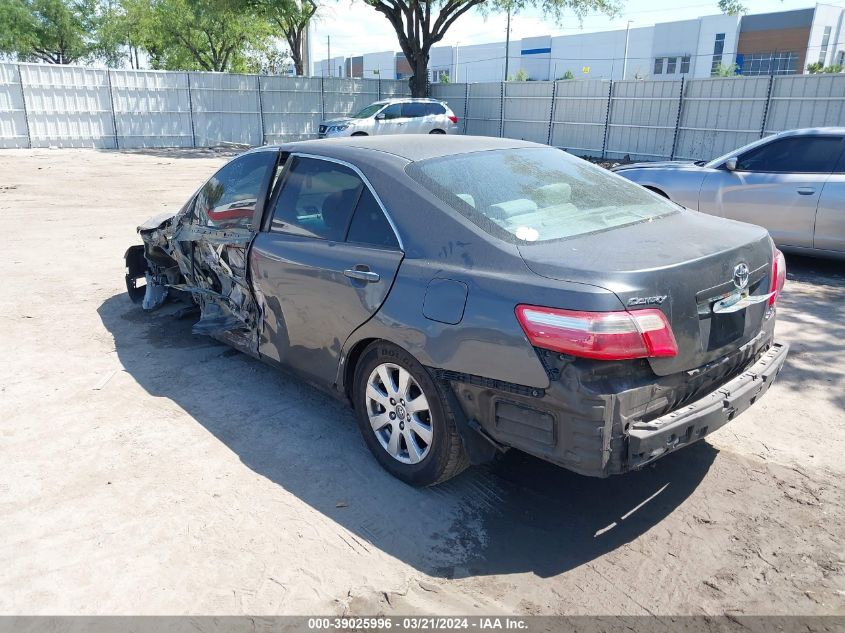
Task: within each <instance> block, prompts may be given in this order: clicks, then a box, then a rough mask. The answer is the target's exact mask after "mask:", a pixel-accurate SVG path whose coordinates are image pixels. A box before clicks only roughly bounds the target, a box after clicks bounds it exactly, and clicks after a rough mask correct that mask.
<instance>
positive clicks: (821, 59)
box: [819, 26, 830, 66]
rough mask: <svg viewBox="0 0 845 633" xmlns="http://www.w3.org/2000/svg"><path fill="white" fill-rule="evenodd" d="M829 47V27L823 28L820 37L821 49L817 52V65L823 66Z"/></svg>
mask: <svg viewBox="0 0 845 633" xmlns="http://www.w3.org/2000/svg"><path fill="white" fill-rule="evenodd" d="M828 45H830V27H829V26H826V27H824V35H822V49H821V51H819V63H820V64H821V65H822V66H824V62H825V60H826V59H827V47H828Z"/></svg>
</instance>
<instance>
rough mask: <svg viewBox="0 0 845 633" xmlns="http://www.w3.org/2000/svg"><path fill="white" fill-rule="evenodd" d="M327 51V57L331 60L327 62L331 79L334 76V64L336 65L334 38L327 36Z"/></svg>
mask: <svg viewBox="0 0 845 633" xmlns="http://www.w3.org/2000/svg"><path fill="white" fill-rule="evenodd" d="M326 49H327V50H326V55H328V56H329V58H328V59H327V60H326V66H327V67H328V69H329V77H331V76H332V64H334V62H333V61H332V36H331V35H326Z"/></svg>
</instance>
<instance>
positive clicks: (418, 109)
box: [402, 101, 428, 119]
mask: <svg viewBox="0 0 845 633" xmlns="http://www.w3.org/2000/svg"><path fill="white" fill-rule="evenodd" d="M426 114H428V104H427V103H420V102H418V101H408V102H407V103H403V104H402V116H403V117H408V118H411V119H416V118H419V117H422V116H425V115H426Z"/></svg>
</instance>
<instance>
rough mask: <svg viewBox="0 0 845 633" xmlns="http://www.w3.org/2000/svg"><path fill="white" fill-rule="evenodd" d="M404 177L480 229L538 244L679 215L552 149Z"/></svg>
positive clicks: (435, 164) (454, 163)
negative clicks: (674, 214) (425, 189)
mask: <svg viewBox="0 0 845 633" xmlns="http://www.w3.org/2000/svg"><path fill="white" fill-rule="evenodd" d="M407 172H408V174H409V175H410V176H411V177H412V178H414V179H415V180H416V181H417V182H419V183H420V184H422V185H423V186H424V187H426V188H427V189H429V190H430V191H431V192H432V193H434V194H435V195H436V196H437V197H439V198H440V199H441V200H443V201H444V202H446V203H447V204H449V205H450V206H451V207H453V208H454V209H455V210H457V211H458V212H459V213H461V214H463V215H464V216H466V217H467V218H469V219H470V220H472V221H473V222H474V223H475V224H477V225H478V226H479V227H481V228H482V229H484V230H485V231H487V232H488V233H491V234H493V235H496V236H498V237H501V238H502V239H505V240H508V241H512V242H518V241H523V242H543V241H548V240H555V239H561V238H567V237H574V236H576V235H583V234H586V233H593V232H595V231H602V230H606V229H611V228H614V227H619V226H625V225H628V224H635V223H637V222H644V221H649V220H652V219H654V218H658V217H661V216H664V215H668V214H670V213H674V212H676V211H677V210H678V207H676V206H675V205H674V204H672V203H671V202H669V201H668V200H664V199H662V198H659V197H658V196H657V195H656V194H652V193H650V192H648V191H647V190H645V189H643V188H641V187H640V186H639V185H635V184H634V183H632V182H630V181H628V180H625V179H623V178H621V177H619V176H616V175H614V174H611V173H609V172H608V171H606V170H604V169H602V168H601V167H597V166H595V165H591V164H590V163H588V162H586V161H583V160H581V159H579V158H575V157H574V156H571V155H569V154H567V153H566V152H563V151H561V150H558V149H554V148H551V147H539V148H536V149H534V148H532V149H504V150H494V151H487V152H475V153H471V154H458V155H455V156H446V157H442V158H434V159H429V160H424V161H420V162H418V163H412V164H411V165H409V166H408V168H407Z"/></svg>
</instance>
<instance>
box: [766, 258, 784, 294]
mask: <svg viewBox="0 0 845 633" xmlns="http://www.w3.org/2000/svg"><path fill="white" fill-rule="evenodd" d="M785 284H786V259H785V258H784V256H783V253H781V252H780V251H779V250H778V249H775V253H774V258H773V261H772V287H771V288H769V292H770V293H772V296H771V297H769V305H770V306H773V305H775V301H777V300H778V297H779V296H780V292H781V290H783V287H784V285H785Z"/></svg>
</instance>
